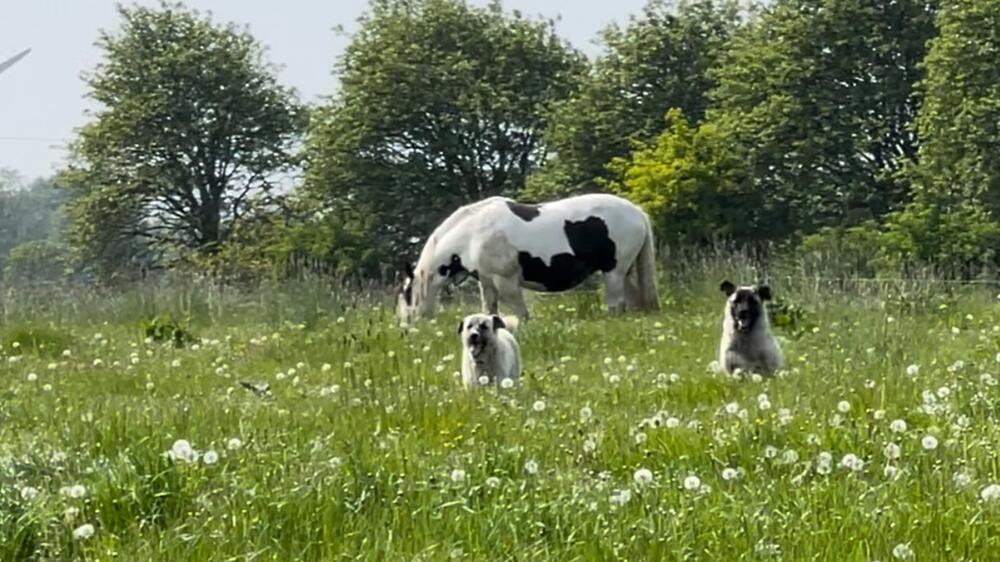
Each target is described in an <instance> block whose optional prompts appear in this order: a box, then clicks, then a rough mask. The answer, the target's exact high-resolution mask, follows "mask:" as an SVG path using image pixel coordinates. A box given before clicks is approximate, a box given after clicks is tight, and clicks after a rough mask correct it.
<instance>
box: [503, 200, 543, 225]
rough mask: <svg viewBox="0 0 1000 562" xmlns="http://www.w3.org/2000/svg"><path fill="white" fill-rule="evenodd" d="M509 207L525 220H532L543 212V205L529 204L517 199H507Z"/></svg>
mask: <svg viewBox="0 0 1000 562" xmlns="http://www.w3.org/2000/svg"><path fill="white" fill-rule="evenodd" d="M507 208H509V209H510V212H512V213H514V214H515V215H517V216H518V218H520V219H521V220H523V221H524V222H531V221H532V219H534V218H535V217H537V216H538V215H540V214H541V213H542V211H541V210H540V209H541V205H529V204H527V203H517V202H515V201H507Z"/></svg>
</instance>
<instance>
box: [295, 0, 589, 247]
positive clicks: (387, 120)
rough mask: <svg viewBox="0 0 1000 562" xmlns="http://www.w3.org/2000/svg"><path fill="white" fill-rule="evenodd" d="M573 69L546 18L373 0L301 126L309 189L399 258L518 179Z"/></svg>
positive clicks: (429, 2) (577, 64) (421, 1)
mask: <svg viewBox="0 0 1000 562" xmlns="http://www.w3.org/2000/svg"><path fill="white" fill-rule="evenodd" d="M582 68H583V62H582V57H581V55H579V54H578V53H577V52H576V51H575V50H573V49H572V48H570V47H569V46H568V45H567V44H566V43H565V42H563V41H562V40H560V39H559V38H558V37H557V36H556V35H555V32H554V30H553V26H552V24H551V22H541V21H533V20H528V19H525V18H523V17H521V15H520V14H518V13H517V12H515V13H513V14H508V13H505V12H503V11H502V9H501V7H500V3H499V2H493V3H491V4H490V5H489V6H488V7H486V8H475V7H471V6H469V5H467V4H466V3H465V2H464V1H462V0H413V1H404V0H373V1H372V3H371V5H370V11H369V13H368V14H367V15H366V16H364V18H363V19H362V20H361V23H360V28H359V30H358V31H357V33H356V34H355V35H354V36H353V37H352V39H351V42H350V44H349V45H348V47H347V50H346V52H345V53H344V55H343V57H342V59H341V60H340V61H339V64H338V67H337V71H338V75H339V77H340V82H341V88H340V92H339V93H338V95H337V96H336V97H335V98H334V99H333V100H331V101H330V103H329V104H327V105H326V106H325V107H323V108H321V109H320V110H319V111H318V115H317V116H316V119H315V123H314V126H313V127H312V129H311V132H310V135H309V142H308V167H307V187H308V190H309V192H310V194H311V195H312V196H314V197H315V198H317V199H318V200H320V201H322V202H323V206H324V207H325V209H326V210H327V211H330V210H333V213H332V214H334V215H335V216H336V217H337V221H338V223H340V224H342V225H343V226H344V228H346V229H347V230H349V231H351V232H354V233H355V234H356V235H357V236H361V237H363V238H365V239H367V240H368V241H369V245H371V246H372V247H376V248H380V249H382V251H383V253H384V255H398V254H399V253H400V252H404V251H406V250H407V249H408V245H407V242H406V241H407V240H408V239H409V238H411V237H424V236H426V235H427V234H429V232H430V230H431V229H432V228H433V227H434V225H435V224H436V223H437V222H438V221H440V220H441V219H443V218H444V216H446V215H447V214H448V213H450V212H452V211H453V210H454V209H455V208H456V207H457V206H459V205H461V204H464V203H468V202H470V201H475V200H479V199H482V198H484V197H487V196H491V195H499V194H508V193H515V192H517V191H518V190H519V189H521V187H522V186H523V185H524V181H525V177H526V176H527V175H528V173H529V172H531V170H532V169H533V168H534V167H535V166H536V165H537V164H538V163H539V162H540V161H541V160H542V158H543V155H544V146H543V144H542V142H541V135H542V132H543V131H544V130H545V127H546V125H547V122H546V117H545V116H546V115H547V111H548V109H549V108H550V107H551V106H552V104H553V103H554V102H555V101H556V100H559V99H562V98H564V97H566V96H567V95H569V93H570V91H571V90H572V88H573V87H574V85H575V84H576V82H577V79H578V76H579V75H580V73H581V71H582Z"/></svg>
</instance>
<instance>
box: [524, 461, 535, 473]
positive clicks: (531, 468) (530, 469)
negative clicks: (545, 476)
mask: <svg viewBox="0 0 1000 562" xmlns="http://www.w3.org/2000/svg"><path fill="white" fill-rule="evenodd" d="M524 471H525V472H527V473H528V474H530V475H532V476H534V475H535V474H538V463H537V462H535V461H528V462H526V463H524Z"/></svg>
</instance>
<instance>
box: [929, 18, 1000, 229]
mask: <svg viewBox="0 0 1000 562" xmlns="http://www.w3.org/2000/svg"><path fill="white" fill-rule="evenodd" d="M938 25H939V27H940V30H941V32H940V36H939V37H938V38H936V39H934V40H933V41H932V42H931V47H930V52H929V53H928V55H927V58H926V60H925V61H924V66H925V68H926V71H927V78H926V80H925V81H924V87H925V91H926V94H925V102H924V105H923V107H922V108H921V111H920V115H919V117H918V119H917V131H918V134H919V135H920V138H921V141H922V145H921V147H920V154H919V159H918V164H917V166H916V169H915V171H916V172H917V181H916V184H917V189H918V191H919V192H920V196H921V197H922V198H924V199H927V200H928V201H933V202H934V203H935V204H939V205H952V204H955V203H957V202H959V201H976V202H978V203H979V204H981V205H982V207H983V209H984V210H986V211H987V212H988V213H989V214H990V215H991V216H992V218H993V220H995V221H1000V159H998V158H997V155H998V154H1000V68H998V66H997V64H996V63H997V60H1000V5H998V4H997V3H996V2H989V1H984V0H949V1H947V2H945V4H944V7H943V9H942V11H941V13H940V15H939V17H938Z"/></svg>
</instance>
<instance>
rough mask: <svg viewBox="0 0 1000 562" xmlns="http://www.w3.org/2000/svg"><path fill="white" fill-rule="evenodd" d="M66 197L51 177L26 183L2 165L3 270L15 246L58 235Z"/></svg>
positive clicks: (0, 229)
mask: <svg viewBox="0 0 1000 562" xmlns="http://www.w3.org/2000/svg"><path fill="white" fill-rule="evenodd" d="M65 199H66V197H65V194H64V193H62V192H60V191H58V190H56V189H55V188H54V187H53V186H52V183H51V182H50V181H48V180H43V179H39V180H36V181H33V182H31V183H25V182H24V181H23V180H22V178H21V177H20V176H18V175H17V174H15V173H13V172H11V171H7V170H2V169H0V271H3V269H4V268H5V267H6V266H5V262H6V261H7V258H8V254H10V252H11V250H12V249H13V248H15V247H17V246H20V245H22V244H24V243H25V242H31V241H39V240H56V239H57V238H58V237H59V235H60V230H61V228H62V222H63V213H62V206H63V204H64V202H65Z"/></svg>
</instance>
